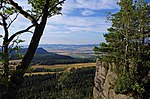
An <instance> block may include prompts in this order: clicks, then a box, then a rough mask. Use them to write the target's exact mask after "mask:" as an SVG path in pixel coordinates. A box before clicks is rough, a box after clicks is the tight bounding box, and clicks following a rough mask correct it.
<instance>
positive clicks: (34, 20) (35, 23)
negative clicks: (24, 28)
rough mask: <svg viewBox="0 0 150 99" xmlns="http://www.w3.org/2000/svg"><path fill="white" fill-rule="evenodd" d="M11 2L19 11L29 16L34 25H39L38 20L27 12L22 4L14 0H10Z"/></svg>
mask: <svg viewBox="0 0 150 99" xmlns="http://www.w3.org/2000/svg"><path fill="white" fill-rule="evenodd" d="M8 1H9V3H10V4H11V5H12V6H14V7H15V8H16V9H17V10H19V12H20V13H21V14H22V15H23V16H24V17H26V18H28V19H29V20H30V21H31V22H32V23H33V24H34V25H37V24H38V23H37V20H36V19H35V18H34V17H33V16H32V15H30V14H29V13H27V12H26V11H25V10H23V9H22V7H21V6H19V5H18V4H17V3H16V2H14V1H13V0H8Z"/></svg>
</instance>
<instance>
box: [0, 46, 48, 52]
mask: <svg viewBox="0 0 150 99" xmlns="http://www.w3.org/2000/svg"><path fill="white" fill-rule="evenodd" d="M1 51H2V48H1V46H0V52H1ZM26 52H27V48H22V49H21V50H20V51H19V53H21V54H25V53H26ZM15 53H17V52H15V51H13V52H11V54H15ZM36 54H49V52H47V51H46V50H45V49H44V48H42V47H40V48H37V49H36Z"/></svg>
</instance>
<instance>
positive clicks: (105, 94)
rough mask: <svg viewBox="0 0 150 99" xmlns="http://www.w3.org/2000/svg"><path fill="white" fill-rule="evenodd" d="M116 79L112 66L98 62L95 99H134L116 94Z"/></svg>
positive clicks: (94, 90) (94, 89) (94, 91)
mask: <svg viewBox="0 0 150 99" xmlns="http://www.w3.org/2000/svg"><path fill="white" fill-rule="evenodd" d="M116 77H117V76H116V74H115V73H114V72H112V71H111V69H110V64H108V63H105V62H100V61H97V62H96V73H95V78H94V88H93V97H94V99H133V97H130V96H126V95H122V94H116V93H115V91H114V84H115V79H116Z"/></svg>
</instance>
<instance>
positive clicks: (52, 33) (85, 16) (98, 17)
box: [0, 0, 119, 45]
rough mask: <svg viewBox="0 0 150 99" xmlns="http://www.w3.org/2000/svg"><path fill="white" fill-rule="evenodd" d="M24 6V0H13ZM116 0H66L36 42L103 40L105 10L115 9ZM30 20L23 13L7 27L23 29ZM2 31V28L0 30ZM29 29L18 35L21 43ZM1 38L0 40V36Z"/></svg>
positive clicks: (106, 26) (61, 42)
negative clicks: (60, 12)
mask: <svg viewBox="0 0 150 99" xmlns="http://www.w3.org/2000/svg"><path fill="white" fill-rule="evenodd" d="M14 1H16V2H18V4H19V5H21V6H22V7H23V8H24V9H26V8H28V7H29V6H28V5H27V2H26V1H27V0H14ZM117 2H118V0H66V1H65V3H64V5H63V9H62V15H56V16H53V17H51V18H49V19H48V22H47V25H46V28H45V30H44V34H43V36H42V39H41V41H40V44H99V43H101V42H105V39H104V37H103V34H105V33H107V29H108V28H109V27H110V26H111V22H110V21H107V19H106V15H107V12H112V13H115V12H117V11H118V10H119V6H118V5H117V4H116V3H117ZM29 25H30V22H29V21H28V20H27V19H25V18H24V17H23V16H21V15H20V16H19V17H18V19H17V20H16V21H15V22H14V24H13V25H12V26H11V28H10V30H9V31H10V32H11V34H13V33H14V32H15V31H16V30H21V29H24V28H25V27H26V26H29ZM0 32H2V30H0ZM31 36H32V34H31V33H24V34H23V35H21V36H20V38H21V39H23V40H25V42H24V43H22V44H25V45H27V44H29V41H30V39H31ZM0 42H2V40H0Z"/></svg>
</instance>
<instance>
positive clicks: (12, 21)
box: [7, 13, 19, 28]
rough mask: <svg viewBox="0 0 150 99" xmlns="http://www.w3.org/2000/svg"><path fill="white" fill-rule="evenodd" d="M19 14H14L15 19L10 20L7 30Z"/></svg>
mask: <svg viewBox="0 0 150 99" xmlns="http://www.w3.org/2000/svg"><path fill="white" fill-rule="evenodd" d="M18 15H19V13H17V14H16V16H15V18H14V19H13V20H11V22H10V23H9V25H8V26H7V28H9V27H10V26H11V24H12V23H13V22H14V21H15V20H16V19H17V17H18Z"/></svg>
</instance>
